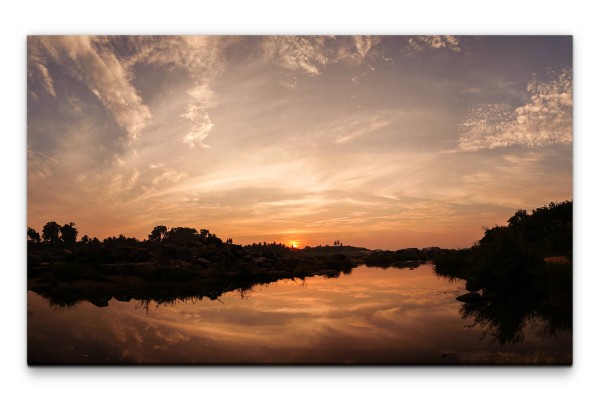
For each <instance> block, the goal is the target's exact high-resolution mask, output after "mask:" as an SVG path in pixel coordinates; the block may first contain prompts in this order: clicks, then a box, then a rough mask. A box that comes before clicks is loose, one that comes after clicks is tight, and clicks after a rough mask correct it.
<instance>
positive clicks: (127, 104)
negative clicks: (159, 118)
mask: <svg viewBox="0 0 600 401" xmlns="http://www.w3.org/2000/svg"><path fill="white" fill-rule="evenodd" d="M29 52H30V53H31V54H33V55H40V56H44V57H48V58H49V59H51V60H52V62H54V63H56V64H58V65H60V66H61V67H63V68H64V69H65V70H67V71H69V73H70V74H71V75H72V76H73V77H75V78H76V79H78V80H80V81H82V82H84V83H85V84H86V85H87V86H88V88H89V89H90V91H91V92H92V93H93V94H94V95H96V96H97V97H98V99H99V100H100V101H101V102H102V104H104V106H105V107H106V109H107V110H109V111H110V113H111V114H112V116H113V117H114V119H115V121H116V122H117V124H119V126H120V127H121V128H122V129H123V130H124V131H125V132H126V134H127V139H128V140H129V141H130V142H136V141H137V140H138V139H139V138H140V135H141V131H142V130H143V129H144V127H145V126H146V123H147V121H148V120H149V119H150V111H149V109H148V107H147V106H146V105H145V104H144V103H143V100H142V98H141V97H140V96H139V94H138V93H137V91H136V89H135V88H134V87H133V85H132V84H131V82H130V76H129V74H128V71H127V70H126V69H125V68H124V67H123V65H121V63H120V62H119V60H118V59H117V57H116V56H115V54H114V53H113V52H112V51H111V49H110V47H108V46H105V45H104V44H103V39H99V38H94V37H89V36H50V37H30V39H29ZM38 68H40V67H39V66H38ZM41 71H42V76H44V82H45V84H44V85H45V87H46V88H47V89H49V91H52V92H54V89H53V86H50V85H51V81H50V77H49V75H48V74H47V69H45V68H44V69H42V70H41ZM44 71H45V73H46V74H44ZM52 92H51V93H52Z"/></svg>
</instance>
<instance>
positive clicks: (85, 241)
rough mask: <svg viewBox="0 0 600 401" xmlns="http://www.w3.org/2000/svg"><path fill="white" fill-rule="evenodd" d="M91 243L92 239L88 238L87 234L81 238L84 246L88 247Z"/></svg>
mask: <svg viewBox="0 0 600 401" xmlns="http://www.w3.org/2000/svg"><path fill="white" fill-rule="evenodd" d="M89 242H90V237H88V236H87V234H86V235H84V236H83V237H81V243H82V244H84V245H87V244H89Z"/></svg>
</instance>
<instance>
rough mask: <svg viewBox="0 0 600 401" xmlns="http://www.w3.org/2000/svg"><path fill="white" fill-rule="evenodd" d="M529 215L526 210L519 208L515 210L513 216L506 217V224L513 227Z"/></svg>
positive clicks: (521, 222)
mask: <svg viewBox="0 0 600 401" xmlns="http://www.w3.org/2000/svg"><path fill="white" fill-rule="evenodd" d="M528 217H529V215H528V214H527V210H523V209H519V210H517V211H516V213H515V214H514V216H512V217H511V218H510V219H508V226H509V227H513V226H516V225H519V224H523V223H524V222H525V221H526V220H527V218H528Z"/></svg>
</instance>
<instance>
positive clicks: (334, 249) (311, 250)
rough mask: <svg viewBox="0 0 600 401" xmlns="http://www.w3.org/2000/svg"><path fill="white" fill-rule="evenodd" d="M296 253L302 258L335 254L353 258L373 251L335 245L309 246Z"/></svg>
mask: <svg viewBox="0 0 600 401" xmlns="http://www.w3.org/2000/svg"><path fill="white" fill-rule="evenodd" d="M296 252H297V253H298V254H300V255H302V256H319V255H334V254H342V255H348V256H353V255H357V254H362V253H365V252H371V250H370V249H367V248H360V247H356V246H350V245H335V246H330V245H325V246H321V245H319V246H314V247H311V246H307V247H304V248H302V249H300V250H298V251H296Z"/></svg>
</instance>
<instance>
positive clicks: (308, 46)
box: [261, 36, 381, 88]
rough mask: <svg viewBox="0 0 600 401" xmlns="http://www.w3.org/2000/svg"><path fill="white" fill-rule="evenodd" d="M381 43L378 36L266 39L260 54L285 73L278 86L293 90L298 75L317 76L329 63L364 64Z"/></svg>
mask: <svg viewBox="0 0 600 401" xmlns="http://www.w3.org/2000/svg"><path fill="white" fill-rule="evenodd" d="M380 41H381V39H380V38H379V37H377V36H340V37H333V36H268V37H265V38H264V39H263V40H262V41H261V53H262V57H263V60H264V61H265V62H267V63H269V64H274V65H277V66H278V67H280V68H282V69H283V70H284V71H285V72H286V74H285V79H283V80H281V83H282V84H283V85H285V86H288V87H290V88H293V87H295V86H296V84H297V81H298V74H300V75H306V76H317V75H320V74H321V73H322V72H323V70H324V69H325V68H326V67H327V66H328V65H329V64H332V63H338V62H350V63H359V64H360V63H364V62H365V60H366V59H367V58H368V55H369V52H370V51H371V49H373V48H374V47H375V46H377V44H379V43H380Z"/></svg>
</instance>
